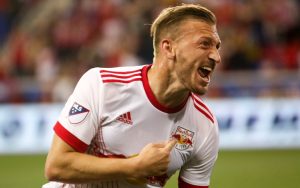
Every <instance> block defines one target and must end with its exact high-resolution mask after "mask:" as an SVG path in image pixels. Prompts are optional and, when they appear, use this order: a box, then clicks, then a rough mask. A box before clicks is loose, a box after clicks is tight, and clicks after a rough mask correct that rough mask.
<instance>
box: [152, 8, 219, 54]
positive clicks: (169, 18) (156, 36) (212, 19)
mask: <svg viewBox="0 0 300 188" xmlns="http://www.w3.org/2000/svg"><path fill="white" fill-rule="evenodd" d="M190 18H193V19H199V20H201V21H205V22H207V23H209V24H211V25H215V24H216V22H217V19H216V16H215V15H214V14H213V13H212V12H211V11H210V10H208V9H207V8H205V7H203V6H201V5H195V4H182V5H179V6H175V7H169V8H165V9H164V10H162V12H161V13H160V14H159V15H158V17H157V18H156V19H155V20H154V22H153V23H152V25H151V33H150V35H151V37H153V48H154V56H155V55H156V54H157V53H158V51H157V49H158V45H159V43H160V41H161V39H162V36H164V35H165V34H170V35H171V36H172V34H173V32H175V31H176V30H174V29H173V28H177V26H178V25H179V22H181V21H183V20H186V19H190Z"/></svg>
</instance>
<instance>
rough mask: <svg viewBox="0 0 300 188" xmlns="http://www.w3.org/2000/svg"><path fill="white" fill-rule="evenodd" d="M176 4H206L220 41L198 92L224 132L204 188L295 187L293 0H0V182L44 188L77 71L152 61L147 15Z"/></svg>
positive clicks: (297, 37) (297, 47) (296, 41)
mask: <svg viewBox="0 0 300 188" xmlns="http://www.w3.org/2000/svg"><path fill="white" fill-rule="evenodd" d="M181 3H201V4H203V5H206V6H207V7H209V8H210V9H211V10H213V11H214V13H215V14H216V16H217V18H218V31H219V34H220V36H221V39H222V49H221V55H222V60H223V62H222V64H221V65H220V66H219V67H218V70H217V72H216V73H215V75H214V78H213V83H212V84H211V86H210V90H209V93H208V94H207V95H206V96H205V98H204V100H206V101H207V103H208V104H209V106H211V108H212V109H213V111H214V112H215V113H216V115H217V116H218V118H219V122H220V125H219V126H220V132H221V151H220V155H219V160H218V161H217V164H216V166H215V169H214V173H213V177H212V184H211V188H237V187H239V188H240V187H243V188H248V187H249V188H250V187H251V188H253V187H257V188H258V187H264V188H266V187H272V188H279V187H280V188H281V187H289V188H299V187H300V180H299V177H300V1H299V0H264V1H261V0H209V1H204V0H203V1H192V0H182V1H175V0H151V1H139V0H56V1H53V0H0V187H23V188H26V187H28V188H32V187H41V185H42V184H43V183H44V182H45V181H46V180H45V179H44V177H43V165H44V162H45V157H46V153H47V150H48V147H49V145H50V142H51V136H52V134H53V133H52V125H53V123H54V121H55V120H56V118H57V115H58V113H59V111H60V109H61V108H62V105H63V103H64V102H65V100H66V99H67V97H68V95H69V94H70V93H71V92H72V90H73V88H74V85H75V83H76V82H77V81H78V79H79V77H80V76H81V75H82V74H83V73H84V72H85V71H86V70H88V69H89V68H91V67H95V66H105V67H111V66H128V65H140V64H149V63H151V62H152V41H151V38H150V36H149V28H150V24H151V21H152V20H153V18H154V17H155V16H156V15H157V14H158V12H159V11H160V10H161V9H162V8H164V7H167V6H170V5H176V4H181ZM175 182H176V176H175V177H172V179H171V180H170V181H169V183H168V184H167V186H166V187H168V188H171V187H176V183H175Z"/></svg>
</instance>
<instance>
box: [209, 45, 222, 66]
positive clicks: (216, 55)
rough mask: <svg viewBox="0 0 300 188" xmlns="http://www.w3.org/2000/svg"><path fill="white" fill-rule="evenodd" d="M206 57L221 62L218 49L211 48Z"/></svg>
mask: <svg viewBox="0 0 300 188" xmlns="http://www.w3.org/2000/svg"><path fill="white" fill-rule="evenodd" d="M208 58H209V59H210V60H211V61H214V62H215V63H220V62H221V56H220V53H219V50H218V49H216V48H215V49H212V50H211V51H210V52H209V54H208Z"/></svg>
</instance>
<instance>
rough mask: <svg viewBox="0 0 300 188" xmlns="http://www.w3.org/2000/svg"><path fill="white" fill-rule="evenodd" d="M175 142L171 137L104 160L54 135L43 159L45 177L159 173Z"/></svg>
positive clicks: (76, 179) (72, 179) (61, 178)
mask: <svg viewBox="0 0 300 188" xmlns="http://www.w3.org/2000/svg"><path fill="white" fill-rule="evenodd" d="M175 144H176V141H174V140H172V141H169V142H168V143H165V144H148V145H147V146H145V148H144V149H143V150H142V151H141V152H140V154H139V155H138V156H136V157H133V158H128V159H111V158H110V159H108V158H99V157H95V156H91V155H87V154H84V153H79V152H76V151H74V149H73V148H72V147H70V146H69V145H68V144H66V143H65V142H64V141H63V140H61V139H60V138H59V137H58V136H56V135H55V136H54V139H53V143H52V147H51V149H50V151H49V154H48V157H47V161H46V167H45V176H46V177H47V179H48V180H50V181H60V182H65V183H84V182H86V183H87V182H94V181H99V180H109V179H121V178H126V179H131V178H134V179H143V178H145V177H147V176H154V175H155V176H156V175H162V174H164V173H165V172H166V170H167V166H168V163H169V162H170V161H169V155H170V152H171V150H172V148H173V146H174V145H175Z"/></svg>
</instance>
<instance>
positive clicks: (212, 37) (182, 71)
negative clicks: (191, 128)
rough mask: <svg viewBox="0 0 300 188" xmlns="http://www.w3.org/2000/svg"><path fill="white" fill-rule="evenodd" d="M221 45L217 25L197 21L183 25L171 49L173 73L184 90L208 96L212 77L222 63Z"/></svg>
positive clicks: (192, 20)
mask: <svg viewBox="0 0 300 188" xmlns="http://www.w3.org/2000/svg"><path fill="white" fill-rule="evenodd" d="M220 43H221V41H220V38H219V35H218V33H217V29H216V26H215V25H209V24H207V23H205V22H203V21H199V20H195V19H190V20H187V21H184V22H182V23H181V25H180V28H179V30H178V34H177V37H176V38H175V39H174V40H173V41H172V44H173V45H172V47H173V50H174V56H175V57H174V61H175V64H174V71H175V72H174V74H176V77H177V78H178V80H179V82H180V84H181V85H183V86H184V88H185V89H187V90H189V91H191V92H194V93H196V94H199V95H203V94H205V93H206V91H207V89H208V86H209V83H210V80H211V75H212V73H213V71H214V69H215V67H216V65H217V64H218V63H220V61H221V58H220V54H219V47H220Z"/></svg>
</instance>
